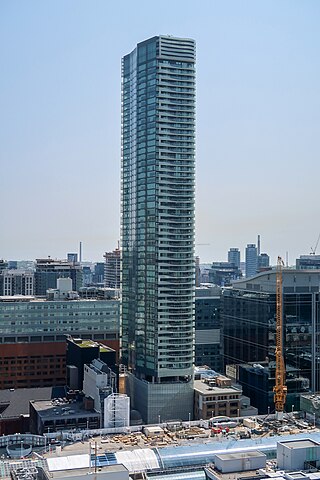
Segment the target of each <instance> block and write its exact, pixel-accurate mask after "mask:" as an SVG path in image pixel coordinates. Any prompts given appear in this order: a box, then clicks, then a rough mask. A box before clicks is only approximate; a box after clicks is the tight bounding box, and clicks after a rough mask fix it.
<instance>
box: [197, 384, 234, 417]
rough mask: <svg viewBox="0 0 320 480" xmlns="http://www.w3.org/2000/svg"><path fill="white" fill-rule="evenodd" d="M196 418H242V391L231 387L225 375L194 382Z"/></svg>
mask: <svg viewBox="0 0 320 480" xmlns="http://www.w3.org/2000/svg"><path fill="white" fill-rule="evenodd" d="M194 392H195V399H194V418H195V419H200V418H202V419H203V420H208V419H210V418H211V417H217V416H228V417H238V416H240V399H241V395H242V390H241V389H240V388H236V387H234V386H232V385H231V380H230V379H229V378H227V377H225V376H223V375H218V376H204V377H203V378H202V379H201V380H195V382H194Z"/></svg>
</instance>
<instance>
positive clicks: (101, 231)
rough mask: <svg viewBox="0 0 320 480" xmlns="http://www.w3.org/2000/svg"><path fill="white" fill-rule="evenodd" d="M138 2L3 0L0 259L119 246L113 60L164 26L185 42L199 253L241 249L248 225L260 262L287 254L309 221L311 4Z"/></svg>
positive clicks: (300, 247) (313, 165) (313, 104)
mask: <svg viewBox="0 0 320 480" xmlns="http://www.w3.org/2000/svg"><path fill="white" fill-rule="evenodd" d="M139 5H140V6H141V9H137V8H136V6H134V5H133V4H131V3H130V2H125V4H124V6H125V8H124V10H125V11H126V12H127V16H123V6H121V7H120V5H119V6H118V5H114V6H113V9H112V17H110V12H109V10H110V9H109V8H108V5H107V2H106V3H104V2H99V1H97V2H95V4H94V6H92V5H89V3H87V2H81V1H80V2H72V1H71V2H68V4H65V3H62V2H57V3H56V4H51V5H49V4H44V3H42V2H38V1H33V2H30V3H28V4H18V3H13V2H10V3H9V2H7V3H3V4H2V5H1V15H0V40H1V42H0V43H1V47H0V49H1V50H0V57H1V61H2V66H3V74H2V76H1V78H0V92H1V93H0V95H1V113H0V126H1V128H0V132H1V133H0V144H1V147H0V160H1V169H2V174H1V178H0V191H1V200H2V204H3V205H5V206H7V207H6V208H4V209H3V211H2V222H1V223H2V228H1V235H0V248H1V250H0V258H2V257H3V258H6V259H8V260H10V259H34V258H36V257H38V258H39V257H46V256H48V255H51V256H52V257H57V258H59V257H60V258H61V257H64V256H65V255H66V252H68V251H75V250H77V247H78V245H79V241H80V240H81V241H82V242H83V245H84V259H86V260H93V261H97V260H100V261H102V258H103V254H104V252H105V251H108V250H113V249H114V248H115V247H116V245H117V241H118V239H119V231H120V225H119V224H120V220H119V217H120V127H119V124H120V88H119V79H120V74H121V72H120V59H121V57H122V56H123V55H124V54H125V53H126V52H127V51H129V50H130V49H132V48H133V47H134V45H135V44H136V43H137V42H139V41H142V40H144V39H146V38H149V37H151V36H153V35H157V34H167V33H170V34H172V35H174V36H180V37H191V38H194V39H195V40H196V41H197V78H198V88H197V173H196V189H197V192H196V244H197V243H199V244H201V243H203V244H210V245H199V246H196V254H197V255H199V256H200V259H201V262H209V261H211V260H213V259H215V260H217V259H219V260H224V259H226V257H227V251H228V250H229V248H230V247H238V248H239V249H240V251H241V256H242V259H244V249H245V246H246V244H248V243H256V238H257V234H258V233H259V234H261V238H262V251H263V252H267V253H268V254H270V256H271V263H275V259H276V257H277V255H278V254H281V255H282V256H283V257H285V253H286V251H288V252H289V263H290V264H293V263H294V262H295V258H296V257H298V256H299V255H300V254H308V253H310V251H311V248H310V247H311V246H312V247H314V246H315V243H316V240H317V237H318V234H319V230H320V228H319V225H317V224H316V222H314V208H313V205H317V204H316V201H317V177H318V174H319V173H320V166H319V162H317V154H318V153H319V140H318V139H317V131H318V127H319V123H320V114H319V112H320V109H319V103H320V97H319V89H318V85H317V78H319V62H318V58H319V35H320V34H319V31H318V21H319V13H320V6H319V4H318V3H317V2H315V1H307V2H303V3H302V2H289V1H284V2H281V4H279V3H278V2H260V3H259V4H257V3H256V2H250V1H249V2H246V3H244V2H243V3H241V4H240V3H237V2H232V1H231V2H221V3H218V2H209V1H204V2H202V4H201V8H200V7H199V8H198V9H194V4H193V2H190V1H187V2H183V4H182V2H176V4H172V2H171V3H169V2H167V1H164V2H163V3H162V7H163V8H162V9H161V10H160V9H159V11H158V12H157V15H156V16H155V15H154V11H152V9H150V7H149V6H148V4H147V3H146V2H140V4H139ZM182 5H183V12H184V17H183V18H182V17H181V15H180V16H179V15H178V13H179V12H181V8H182ZM169 8H170V15H168V14H167V12H168V9H169ZM310 172H311V173H312V175H310ZM315 208H316V207H315ZM21 239H22V240H23V241H21Z"/></svg>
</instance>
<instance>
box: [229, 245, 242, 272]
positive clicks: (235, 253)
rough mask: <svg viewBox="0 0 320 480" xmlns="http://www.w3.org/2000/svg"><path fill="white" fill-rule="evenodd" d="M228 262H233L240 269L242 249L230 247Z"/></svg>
mask: <svg viewBox="0 0 320 480" xmlns="http://www.w3.org/2000/svg"><path fill="white" fill-rule="evenodd" d="M228 263H233V264H234V266H235V267H238V269H239V270H240V250H239V248H230V250H229V251H228Z"/></svg>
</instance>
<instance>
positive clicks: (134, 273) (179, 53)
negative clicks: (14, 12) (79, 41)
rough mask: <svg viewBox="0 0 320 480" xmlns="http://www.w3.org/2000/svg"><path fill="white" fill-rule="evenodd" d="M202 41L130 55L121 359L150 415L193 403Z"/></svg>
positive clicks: (158, 44) (125, 101) (134, 395)
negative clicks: (199, 44) (198, 53)
mask: <svg viewBox="0 0 320 480" xmlns="http://www.w3.org/2000/svg"><path fill="white" fill-rule="evenodd" d="M194 148H195V42H194V41H193V40H190V39H183V38H175V37H172V36H157V37H153V38H150V39H148V40H146V41H144V42H141V43H139V44H138V45H137V47H136V48H135V49H134V50H133V51H132V52H131V53H130V54H128V55H126V56H125V57H124V58H123V62H122V175H121V180H122V212H121V213H122V220H121V222H122V224H121V226H122V228H121V236H122V238H121V250H122V272H121V274H122V361H123V363H124V364H125V365H127V367H128V371H129V376H128V378H129V381H128V385H129V388H130V392H129V393H130V395H131V400H132V403H133V407H134V408H136V409H138V410H139V411H140V413H141V415H142V417H143V419H144V421H145V422H149V423H150V422H155V421H158V420H159V418H160V419H163V420H164V419H170V418H171V419H172V418H182V419H188V418H189V415H192V404H193V390H192V387H193V380H192V373H193V366H192V365H193V350H194V288H195V287H194V283H195V267H194V182H195V156H194V155H195V151H194Z"/></svg>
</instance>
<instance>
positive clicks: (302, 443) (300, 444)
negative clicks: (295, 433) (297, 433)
mask: <svg viewBox="0 0 320 480" xmlns="http://www.w3.org/2000/svg"><path fill="white" fill-rule="evenodd" d="M280 443H281V445H284V446H285V447H288V448H310V447H320V444H319V443H317V442H315V441H313V440H311V439H309V438H306V439H303V440H292V441H290V440H289V441H288V442H280Z"/></svg>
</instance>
